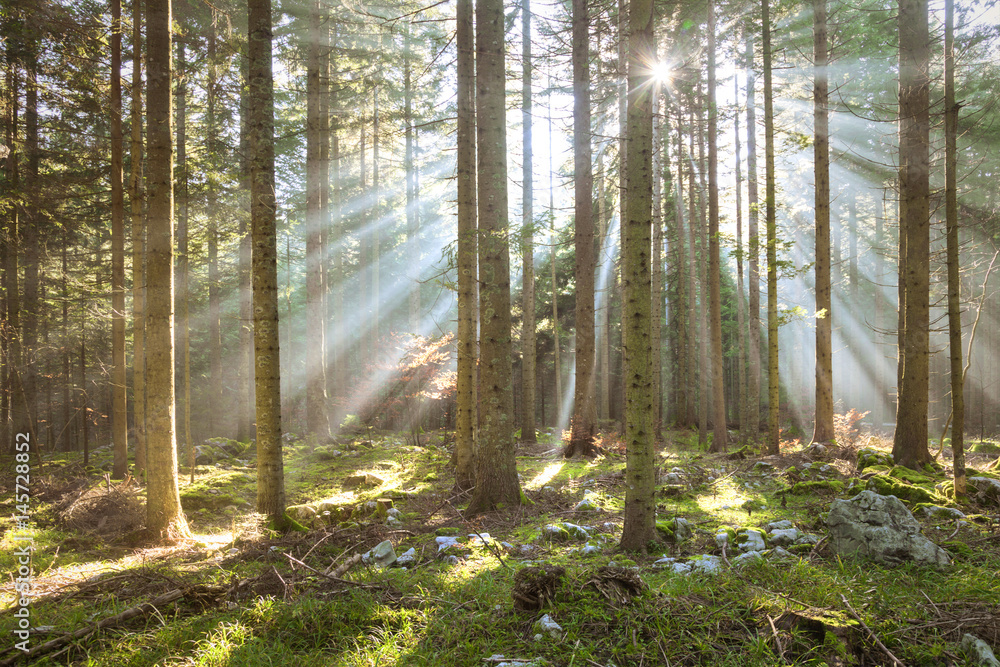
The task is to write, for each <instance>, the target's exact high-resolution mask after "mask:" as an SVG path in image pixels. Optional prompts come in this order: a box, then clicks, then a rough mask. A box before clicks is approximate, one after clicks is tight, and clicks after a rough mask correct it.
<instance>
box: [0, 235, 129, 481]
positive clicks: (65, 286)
mask: <svg viewBox="0 0 1000 667" xmlns="http://www.w3.org/2000/svg"><path fill="white" fill-rule="evenodd" d="M69 245H70V243H69V228H68V227H67V226H63V233H62V252H61V260H62V263H61V267H60V268H61V269H62V272H61V280H60V282H61V283H62V284H61V286H60V287H61V290H60V293H61V295H62V377H63V427H62V433H64V434H65V435H66V441H65V443H64V445H63V451H67V452H68V451H74V450H75V449H76V448H75V444H74V443H73V441H72V440H73V430H72V429H71V428H70V420H71V417H70V389H71V387H72V386H73V375H72V370H71V369H70V362H69ZM6 417H7V415H4V422H3V424H4V426H6V425H7V421H6ZM136 466H137V467H138V463H136Z"/></svg>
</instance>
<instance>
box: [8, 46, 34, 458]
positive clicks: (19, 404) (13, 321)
mask: <svg viewBox="0 0 1000 667" xmlns="http://www.w3.org/2000/svg"><path fill="white" fill-rule="evenodd" d="M18 68H19V64H18V62H17V59H16V56H14V55H13V53H12V52H11V51H10V50H8V52H7V94H8V95H9V99H8V107H7V110H8V113H7V145H8V146H9V147H11V152H10V155H8V156H7V183H8V187H9V188H10V191H11V192H18V191H19V190H20V187H21V186H20V172H19V169H18V162H19V160H20V155H18V153H19V151H18V150H17V145H18V136H17V126H18V122H19V121H18V103H19V92H18V88H19V87H18V83H19V82H18V76H17V69H18ZM20 209H21V206H20V205H17V204H15V205H13V206H9V207H8V210H7V229H6V243H4V244H3V271H4V280H3V284H4V291H5V292H6V295H5V298H4V302H5V304H6V325H7V326H6V336H5V341H4V342H5V344H6V348H7V359H6V361H7V363H6V371H7V378H6V379H7V382H6V385H7V392H6V393H7V396H8V399H7V400H8V406H9V410H10V429H11V431H10V432H9V433H7V434H5V435H6V437H5V442H13V441H14V440H13V437H14V434H17V433H29V432H30V431H29V429H30V424H29V421H28V415H27V405H26V398H25V395H24V385H23V384H22V383H21V378H22V373H23V361H24V359H23V355H22V342H23V341H22V338H21V336H22V331H21V292H20V284H21V281H20V280H19V268H18V267H19V265H20V252H21V231H20ZM4 426H5V427H6V426H7V421H6V420H4Z"/></svg>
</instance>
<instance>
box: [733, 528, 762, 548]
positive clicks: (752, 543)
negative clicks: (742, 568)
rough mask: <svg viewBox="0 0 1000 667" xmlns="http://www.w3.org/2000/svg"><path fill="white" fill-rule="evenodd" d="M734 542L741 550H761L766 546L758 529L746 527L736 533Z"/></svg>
mask: <svg viewBox="0 0 1000 667" xmlns="http://www.w3.org/2000/svg"><path fill="white" fill-rule="evenodd" d="M736 543H737V544H738V545H739V548H740V550H741V551H763V550H764V549H766V548H767V545H766V544H765V543H764V534H763V533H762V532H760V531H759V530H755V529H753V528H747V529H744V530H741V531H739V532H738V533H736Z"/></svg>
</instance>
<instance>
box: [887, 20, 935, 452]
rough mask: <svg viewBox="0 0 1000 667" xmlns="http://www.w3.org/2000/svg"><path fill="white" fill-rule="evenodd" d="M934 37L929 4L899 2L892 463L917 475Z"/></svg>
mask: <svg viewBox="0 0 1000 667" xmlns="http://www.w3.org/2000/svg"><path fill="white" fill-rule="evenodd" d="M929 60H930V38H929V36H928V26H927V2H926V0H900V3H899V196H900V216H899V235H900V239H901V240H900V245H901V246H902V247H904V248H905V254H903V255H901V256H900V258H899V259H900V261H899V283H900V285H901V286H902V288H903V293H904V297H903V299H902V300H901V306H900V308H901V312H902V313H903V328H902V333H901V338H902V349H901V350H900V362H899V363H900V366H901V373H900V383H899V392H898V398H897V402H896V431H895V434H894V436H893V442H892V457H893V460H894V461H895V462H896V464H897V465H902V466H906V467H908V468H917V467H919V466H921V465H923V464H924V463H929V462H930V460H931V456H930V451H929V450H928V448H927V402H928V388H929V387H928V385H929V377H928V373H929V339H930V335H929V333H930V332H929V328H930V180H929V177H930V169H929V133H930V109H929V106H930V105H929V96H930V78H929V75H928V64H929Z"/></svg>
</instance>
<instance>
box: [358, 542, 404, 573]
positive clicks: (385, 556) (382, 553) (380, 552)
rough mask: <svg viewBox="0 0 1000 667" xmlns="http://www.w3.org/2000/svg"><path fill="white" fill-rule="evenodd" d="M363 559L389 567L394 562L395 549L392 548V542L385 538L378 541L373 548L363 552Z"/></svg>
mask: <svg viewBox="0 0 1000 667" xmlns="http://www.w3.org/2000/svg"><path fill="white" fill-rule="evenodd" d="M365 556H366V557H365V558H364V559H363V560H364V561H365V562H366V563H368V562H371V563H374V564H375V565H378V566H379V567H389V566H390V565H392V564H393V563H395V562H396V560H397V558H396V550H395V549H393V548H392V542H390V541H389V540H385V541H384V542H379V543H378V544H377V545H376V546H375V548H373V549H372V550H371V551H369V552H368V553H366V554H365Z"/></svg>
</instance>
